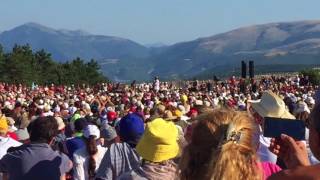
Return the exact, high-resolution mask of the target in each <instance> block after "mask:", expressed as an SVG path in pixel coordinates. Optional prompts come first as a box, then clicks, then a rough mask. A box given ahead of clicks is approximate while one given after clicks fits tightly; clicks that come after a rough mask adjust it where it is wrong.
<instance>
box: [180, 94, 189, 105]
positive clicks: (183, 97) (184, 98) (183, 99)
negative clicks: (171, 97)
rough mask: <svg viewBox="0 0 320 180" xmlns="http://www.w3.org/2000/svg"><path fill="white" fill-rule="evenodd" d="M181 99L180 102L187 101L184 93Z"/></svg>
mask: <svg viewBox="0 0 320 180" xmlns="http://www.w3.org/2000/svg"><path fill="white" fill-rule="evenodd" d="M181 101H182V102H184V103H185V102H187V101H188V97H187V96H186V95H185V94H184V95H181Z"/></svg>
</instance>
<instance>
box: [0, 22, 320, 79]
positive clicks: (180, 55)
mask: <svg viewBox="0 0 320 180" xmlns="http://www.w3.org/2000/svg"><path fill="white" fill-rule="evenodd" d="M27 43H28V44H30V45H31V47H32V48H33V49H34V50H39V49H45V50H47V51H48V52H50V53H51V54H52V57H53V59H55V60H56V61H59V62H64V61H67V60H71V59H74V58H76V57H81V58H83V59H86V60H90V59H92V58H93V59H95V60H97V61H98V62H99V64H100V65H101V68H102V71H103V72H104V74H105V75H107V76H108V77H109V78H111V79H113V80H118V81H122V80H133V79H136V80H150V79H152V77H153V76H156V75H157V76H160V77H162V78H165V79H175V78H178V79H180V78H191V77H201V76H211V75H213V74H218V75H224V74H228V73H229V74H230V73H235V71H238V70H239V67H240V61H242V60H254V61H255V64H256V67H257V68H256V69H260V70H262V71H265V72H273V71H281V70H282V69H286V71H287V70H290V71H291V70H292V71H296V70H299V68H301V67H305V66H308V65H310V66H311V65H317V64H320V61H319V60H318V59H319V58H320V21H316V20H315V21H298V22H281V23H269V24H262V25H254V26H249V27H243V28H239V29H235V30H232V31H229V32H226V33H221V34H217V35H213V36H210V37H204V38H198V39H195V40H193V41H187V42H181V43H176V44H173V45H163V44H161V43H156V44H152V45H148V46H146V45H141V44H139V43H137V42H134V41H132V40H128V39H124V38H120V37H112V36H103V35H93V34H90V33H87V32H84V31H80V30H76V31H70V30H56V29H53V28H49V27H45V26H43V25H40V24H36V23H27V24H24V25H21V26H18V27H16V28H13V29H11V30H8V31H3V32H2V33H1V34H0V44H1V45H2V46H3V47H4V49H5V50H7V51H9V50H10V49H11V48H12V47H13V45H14V44H21V45H22V44H27ZM259 67H268V68H267V69H265V68H259ZM279 67H280V68H279Z"/></svg>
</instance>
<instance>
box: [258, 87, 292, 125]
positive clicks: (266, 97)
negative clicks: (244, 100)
mask: <svg viewBox="0 0 320 180" xmlns="http://www.w3.org/2000/svg"><path fill="white" fill-rule="evenodd" d="M252 108H253V109H254V110H255V111H256V112H257V113H258V114H259V115H260V116H262V117H276V118H285V119H295V117H294V116H293V115H292V114H290V112H289V111H288V110H287V109H286V105H285V103H284V101H283V100H282V99H281V98H280V97H279V96H277V95H276V94H274V93H273V92H271V91H266V92H264V93H263V94H262V97H261V100H260V101H258V102H252Z"/></svg>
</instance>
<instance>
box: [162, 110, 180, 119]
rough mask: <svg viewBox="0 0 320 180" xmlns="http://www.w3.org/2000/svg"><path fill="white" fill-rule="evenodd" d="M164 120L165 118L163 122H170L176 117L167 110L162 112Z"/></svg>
mask: <svg viewBox="0 0 320 180" xmlns="http://www.w3.org/2000/svg"><path fill="white" fill-rule="evenodd" d="M164 118H165V120H167V121H170V120H175V119H177V118H178V117H177V116H174V115H173V114H172V112H171V111H169V110H167V111H165V112H164Z"/></svg>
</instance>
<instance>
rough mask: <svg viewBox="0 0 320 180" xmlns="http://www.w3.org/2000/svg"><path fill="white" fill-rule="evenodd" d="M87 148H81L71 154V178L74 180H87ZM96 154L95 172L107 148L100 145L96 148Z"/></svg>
mask: <svg viewBox="0 0 320 180" xmlns="http://www.w3.org/2000/svg"><path fill="white" fill-rule="evenodd" d="M86 148H87V147H83V148H81V149H79V150H77V151H76V152H75V153H74V154H73V170H74V171H73V178H74V180H88V179H89V174H88V169H89V154H88V152H87V149H86ZM97 148H98V152H97V154H96V155H95V156H94V158H95V160H96V170H97V169H98V168H99V166H100V163H101V160H102V158H103V156H104V154H105V153H106V152H107V150H108V148H106V147H102V146H101V145H98V146H97Z"/></svg>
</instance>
